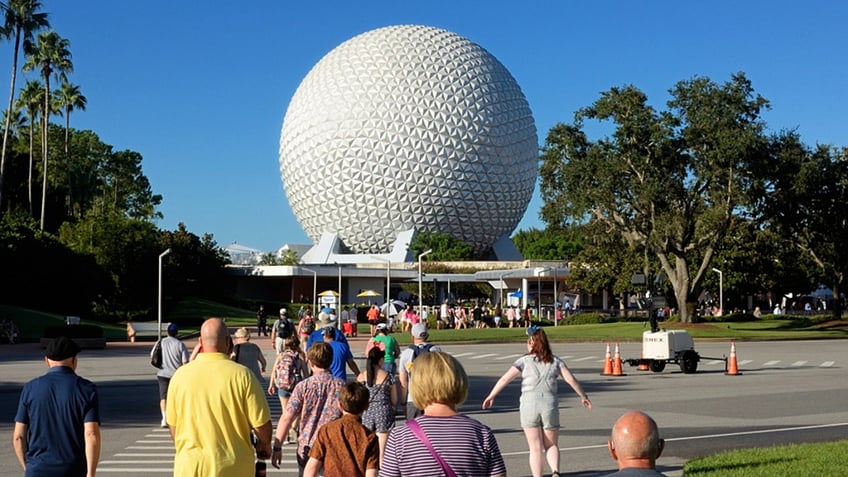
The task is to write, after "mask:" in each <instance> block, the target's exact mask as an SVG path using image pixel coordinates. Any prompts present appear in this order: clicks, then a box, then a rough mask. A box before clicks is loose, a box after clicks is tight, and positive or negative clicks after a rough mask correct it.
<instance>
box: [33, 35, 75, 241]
mask: <svg viewBox="0 0 848 477" xmlns="http://www.w3.org/2000/svg"><path fill="white" fill-rule="evenodd" d="M69 46H70V42H68V40H67V39H65V38H62V37H61V36H59V34H58V33H56V32H55V31H53V30H50V31H46V32H41V33H39V34H38V38H37V39H36V46H35V48H34V49H33V51H32V52H31V53H30V54H29V58H28V60H27V62H26V64H24V71H32V70H38V71H39V72H40V73H41V79H42V80H43V81H44V108H43V109H42V117H41V123H42V125H43V126H42V130H41V134H42V139H41V154H42V162H43V164H44V167H43V169H42V174H43V175H44V178H43V180H42V185H41V220H40V221H39V226H40V227H41V230H44V212H45V209H46V205H47V152H48V150H47V149H48V148H47V131H48V129H49V128H48V125H49V124H50V113H51V112H52V109H51V107H50V103H51V101H50V78H51V77H53V78H56V79H58V80H60V81H67V79H68V78H67V74H68V73H70V72H72V71H73V70H74V64H73V63H72V62H71V51H70V50H69Z"/></svg>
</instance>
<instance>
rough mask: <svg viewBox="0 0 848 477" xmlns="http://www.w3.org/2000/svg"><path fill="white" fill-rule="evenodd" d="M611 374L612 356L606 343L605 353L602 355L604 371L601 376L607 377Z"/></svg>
mask: <svg viewBox="0 0 848 477" xmlns="http://www.w3.org/2000/svg"><path fill="white" fill-rule="evenodd" d="M610 374H612V355H610V344H609V341H607V353H606V355H604V371H603V372H602V373H601V376H609V375H610Z"/></svg>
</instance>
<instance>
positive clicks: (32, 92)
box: [18, 80, 44, 216]
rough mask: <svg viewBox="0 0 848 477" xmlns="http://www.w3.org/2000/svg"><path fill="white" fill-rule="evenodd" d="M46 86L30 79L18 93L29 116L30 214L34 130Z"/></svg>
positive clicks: (30, 206)
mask: <svg viewBox="0 0 848 477" xmlns="http://www.w3.org/2000/svg"><path fill="white" fill-rule="evenodd" d="M43 96H44V87H43V86H42V84H41V81H38V80H29V81H27V82H26V86H24V88H23V89H22V90H21V92H20V94H19V95H18V107H20V108H24V109H26V112H27V116H29V182H28V187H27V191H28V195H27V197H28V198H29V215H30V216H32V149H33V132H34V131H35V122H36V121H37V120H38V115H39V112H40V111H41V103H43V102H44V100H43Z"/></svg>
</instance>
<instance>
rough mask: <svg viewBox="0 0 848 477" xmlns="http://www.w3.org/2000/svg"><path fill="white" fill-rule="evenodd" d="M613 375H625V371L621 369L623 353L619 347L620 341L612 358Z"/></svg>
mask: <svg viewBox="0 0 848 477" xmlns="http://www.w3.org/2000/svg"><path fill="white" fill-rule="evenodd" d="M612 375H613V376H624V373H623V372H622V371H621V353H620V352H619V349H618V343H616V344H615V358H613V360H612Z"/></svg>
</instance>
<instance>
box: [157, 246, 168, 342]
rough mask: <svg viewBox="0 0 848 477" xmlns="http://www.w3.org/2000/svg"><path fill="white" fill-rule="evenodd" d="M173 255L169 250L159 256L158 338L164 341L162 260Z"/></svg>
mask: <svg viewBox="0 0 848 477" xmlns="http://www.w3.org/2000/svg"><path fill="white" fill-rule="evenodd" d="M169 253H171V249H170V248H169V249H167V250H165V251H164V252H162V253H160V254H159V298H158V310H159V311H158V313H157V321H158V322H159V331H158V337H159V339H160V340H161V339H162V260H163V259H164V258H165V255H168V254H169Z"/></svg>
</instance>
